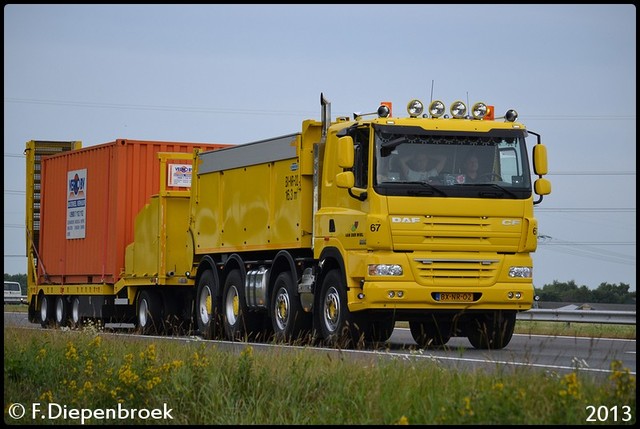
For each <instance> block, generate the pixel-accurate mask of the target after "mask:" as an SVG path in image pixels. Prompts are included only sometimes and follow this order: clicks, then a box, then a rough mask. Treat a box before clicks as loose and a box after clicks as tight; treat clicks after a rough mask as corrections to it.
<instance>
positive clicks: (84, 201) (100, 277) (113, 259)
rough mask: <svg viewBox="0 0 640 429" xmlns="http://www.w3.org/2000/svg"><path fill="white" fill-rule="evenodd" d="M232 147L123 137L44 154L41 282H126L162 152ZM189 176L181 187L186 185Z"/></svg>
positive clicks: (155, 190)
mask: <svg viewBox="0 0 640 429" xmlns="http://www.w3.org/2000/svg"><path fill="white" fill-rule="evenodd" d="M227 146H229V145H224V144H205V143H181V142H160V141H139V140H124V139H122V140H116V141H114V142H110V143H105V144H101V145H97V146H91V147H87V148H84V149H80V150H76V151H69V152H65V153H61V154H58V155H53V156H51V157H48V158H45V159H43V160H42V182H41V183H42V185H41V208H40V210H41V211H40V216H41V217H40V241H39V261H40V264H39V267H38V276H39V283H41V284H45V283H48V282H51V283H55V284H83V283H86V284H89V283H107V284H113V283H115V282H116V281H118V279H119V278H120V275H121V274H122V272H123V270H124V260H125V249H126V246H127V245H128V244H129V243H131V242H132V241H133V237H134V231H133V228H134V225H135V217H136V215H137V214H138V212H139V211H140V210H141V209H142V208H143V207H144V205H145V204H147V203H148V201H149V198H150V197H151V196H152V195H154V194H157V193H158V192H159V187H160V183H159V181H160V163H159V161H158V156H157V153H158V152H181V153H191V152H193V149H195V148H200V149H202V150H214V149H219V148H223V147H227ZM180 164H189V162H187V163H185V162H184V161H180ZM176 175H178V176H179V175H180V170H176V171H174V174H173V176H172V175H171V172H169V173H168V174H167V177H168V178H171V177H174V178H175V177H176ZM185 177H186V176H185ZM183 178H184V177H183ZM181 180H182V179H181V178H180V177H178V180H177V182H176V183H177V186H186V185H184V183H181ZM182 189H184V188H182Z"/></svg>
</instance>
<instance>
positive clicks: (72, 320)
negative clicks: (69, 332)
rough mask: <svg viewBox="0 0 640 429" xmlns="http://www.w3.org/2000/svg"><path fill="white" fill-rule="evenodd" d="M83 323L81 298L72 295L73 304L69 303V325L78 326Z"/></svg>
mask: <svg viewBox="0 0 640 429" xmlns="http://www.w3.org/2000/svg"><path fill="white" fill-rule="evenodd" d="M81 324H82V317H81V316H80V298H79V297H77V296H74V297H71V304H70V305H69V326H71V327H73V328H76V327H78V326H80V325H81Z"/></svg>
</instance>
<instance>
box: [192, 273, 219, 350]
mask: <svg viewBox="0 0 640 429" xmlns="http://www.w3.org/2000/svg"><path fill="white" fill-rule="evenodd" d="M217 296H218V284H217V282H216V280H215V277H214V275H213V271H211V270H206V271H205V272H203V273H202V275H201V276H200V279H199V280H198V288H197V292H196V299H195V317H196V325H197V326H198V331H199V332H200V335H202V337H203V338H204V339H206V340H211V339H214V338H216V337H217V334H218V331H219V329H218V326H219V317H220V304H219V302H218V299H217Z"/></svg>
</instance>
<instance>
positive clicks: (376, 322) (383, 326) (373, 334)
mask: <svg viewBox="0 0 640 429" xmlns="http://www.w3.org/2000/svg"><path fill="white" fill-rule="evenodd" d="M381 317H382V318H380V319H369V326H368V327H367V330H366V331H365V337H364V339H365V341H367V342H371V343H384V342H386V341H387V340H388V339H389V338H390V337H391V334H393V330H394V328H395V325H396V321H395V319H394V318H393V317H390V316H381Z"/></svg>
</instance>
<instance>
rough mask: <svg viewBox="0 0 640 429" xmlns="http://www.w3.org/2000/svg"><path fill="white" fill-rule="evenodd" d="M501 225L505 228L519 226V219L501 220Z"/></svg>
mask: <svg viewBox="0 0 640 429" xmlns="http://www.w3.org/2000/svg"><path fill="white" fill-rule="evenodd" d="M502 224H503V225H505V226H514V225H520V219H502Z"/></svg>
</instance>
